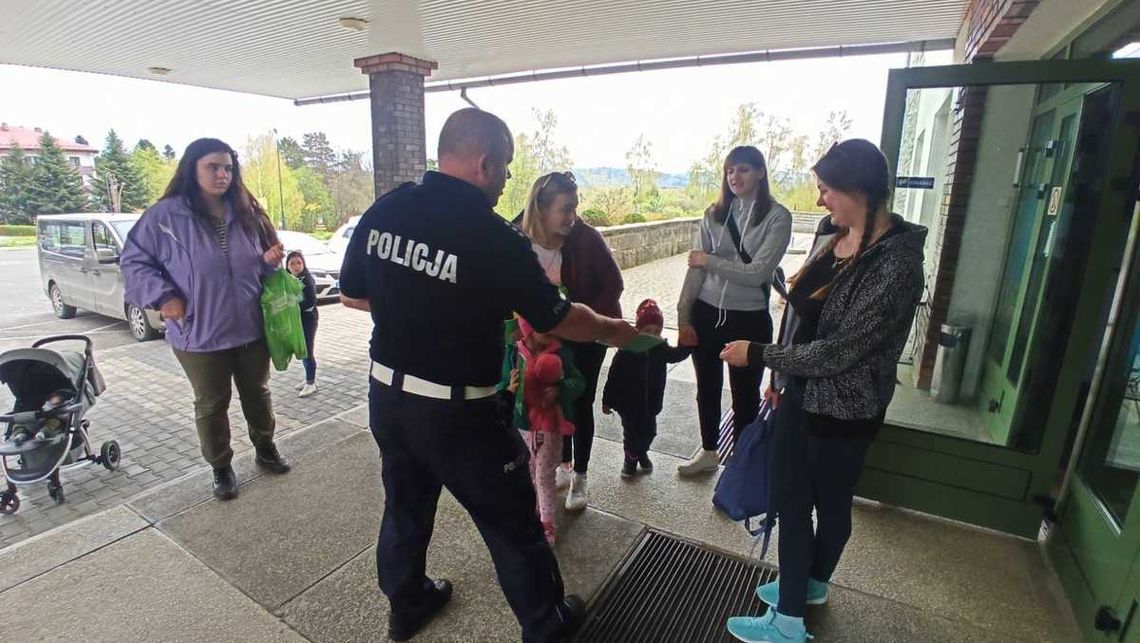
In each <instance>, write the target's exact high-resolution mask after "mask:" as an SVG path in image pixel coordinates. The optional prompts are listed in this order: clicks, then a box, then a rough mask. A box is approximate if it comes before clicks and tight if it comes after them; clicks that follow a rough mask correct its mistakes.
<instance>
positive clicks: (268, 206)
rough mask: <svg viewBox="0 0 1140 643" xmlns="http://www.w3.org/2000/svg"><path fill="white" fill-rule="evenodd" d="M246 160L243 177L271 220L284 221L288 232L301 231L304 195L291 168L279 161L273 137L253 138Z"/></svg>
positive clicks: (276, 222)
mask: <svg viewBox="0 0 1140 643" xmlns="http://www.w3.org/2000/svg"><path fill="white" fill-rule="evenodd" d="M244 159H245V160H244V162H243V163H242V178H243V179H244V180H245V185H246V187H248V188H249V191H250V192H251V193H253V195H254V196H255V197H257V200H258V201H259V202H260V203H261V207H263V208H265V212H266V213H267V214H268V215H269V218H270V220H272V221H273V223H274V224H275V225H278V226H280V225H281V222H282V221H284V222H285V226H284V227H285V229H287V230H297V229H299V228H300V227H301V222H302V218H303V212H304V209H305V196H304V194H302V193H301V188H300V186H298V184H297V174H296V173H295V172H294V171H293V170H292V169H291V168H290V167H289V166H288V165H282V164H279V163H278V162H277V146H276V145H275V144H274V139H273V134H271V133H265V134H262V135H260V136H256V137H252V138H250V139H249V140H248V141H247V142H246V148H245V155H244ZM278 168H280V171H278ZM283 207H284V213H282V208H283Z"/></svg>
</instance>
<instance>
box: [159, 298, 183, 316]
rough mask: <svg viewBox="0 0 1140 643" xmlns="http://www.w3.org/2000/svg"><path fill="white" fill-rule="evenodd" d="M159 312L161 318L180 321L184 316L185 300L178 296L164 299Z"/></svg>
mask: <svg viewBox="0 0 1140 643" xmlns="http://www.w3.org/2000/svg"><path fill="white" fill-rule="evenodd" d="M159 312H161V313H162V317H163V319H173V320H174V321H182V318H183V317H185V316H186V302H184V301H182V299H181V298H179V297H171V298H170V299H167V300H166V303H165V304H163V305H162V310H160V311H159Z"/></svg>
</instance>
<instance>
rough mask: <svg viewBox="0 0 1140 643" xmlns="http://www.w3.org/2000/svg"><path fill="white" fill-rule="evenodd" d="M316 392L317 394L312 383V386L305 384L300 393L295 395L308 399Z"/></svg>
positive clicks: (315, 385) (315, 387)
mask: <svg viewBox="0 0 1140 643" xmlns="http://www.w3.org/2000/svg"><path fill="white" fill-rule="evenodd" d="M316 392H317V383H316V382H313V383H312V384H309V383H307V382H306V383H305V385H304V386H302V387H301V392H300V393H298V394H297V397H309V396H310V395H312V394H313V393H316Z"/></svg>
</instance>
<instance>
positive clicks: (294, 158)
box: [277, 136, 305, 170]
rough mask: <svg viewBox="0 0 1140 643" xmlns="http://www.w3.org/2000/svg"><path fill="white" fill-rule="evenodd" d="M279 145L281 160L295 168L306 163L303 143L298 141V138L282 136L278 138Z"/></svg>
mask: <svg viewBox="0 0 1140 643" xmlns="http://www.w3.org/2000/svg"><path fill="white" fill-rule="evenodd" d="M277 147H278V148H279V149H280V150H281V160H282V161H284V162H285V165H288V166H289V167H291V168H293V169H294V170H296V169H300V168H301V167H303V166H304V165H305V150H303V149H301V144H300V143H298V142H297V139H295V138H293V137H292V136H284V137H281V138H279V139H277Z"/></svg>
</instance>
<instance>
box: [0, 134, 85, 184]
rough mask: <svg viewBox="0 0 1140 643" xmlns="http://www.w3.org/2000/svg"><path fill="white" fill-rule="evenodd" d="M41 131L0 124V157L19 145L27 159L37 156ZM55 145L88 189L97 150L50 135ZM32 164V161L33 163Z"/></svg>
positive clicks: (69, 139)
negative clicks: (77, 172)
mask: <svg viewBox="0 0 1140 643" xmlns="http://www.w3.org/2000/svg"><path fill="white" fill-rule="evenodd" d="M42 135H43V131H42V130H41V129H40V128H38V127H35V128H31V129H29V128H27V127H16V126H13V125H9V124H7V123H0V156H7V155H8V153H9V152H11V151H12V148H13V147H15V146H17V145H19V146H20V149H22V150H23V151H24V154H26V155H28V156H29V157H36V156H39V153H40V136H42ZM52 137H53V138H54V139H55V142H56V145H58V146H59V148H60V149H61V150H63V155H64V156H65V157H67V160H68V162H69V163H71V165H72V166H73V167H75V169H77V170H79V175H80V176H82V177H83V184H84V185H86V186H88V187H90V184H91V179H92V177H93V176H94V174H95V156H96V155H98V154H99V150H97V149H95V148H94V147H91V146H90V145H86V144H83V143H76V142H75V140H74V139H72V138H64V137H61V136H56V135H55V134H52ZM33 162H34V161H33Z"/></svg>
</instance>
